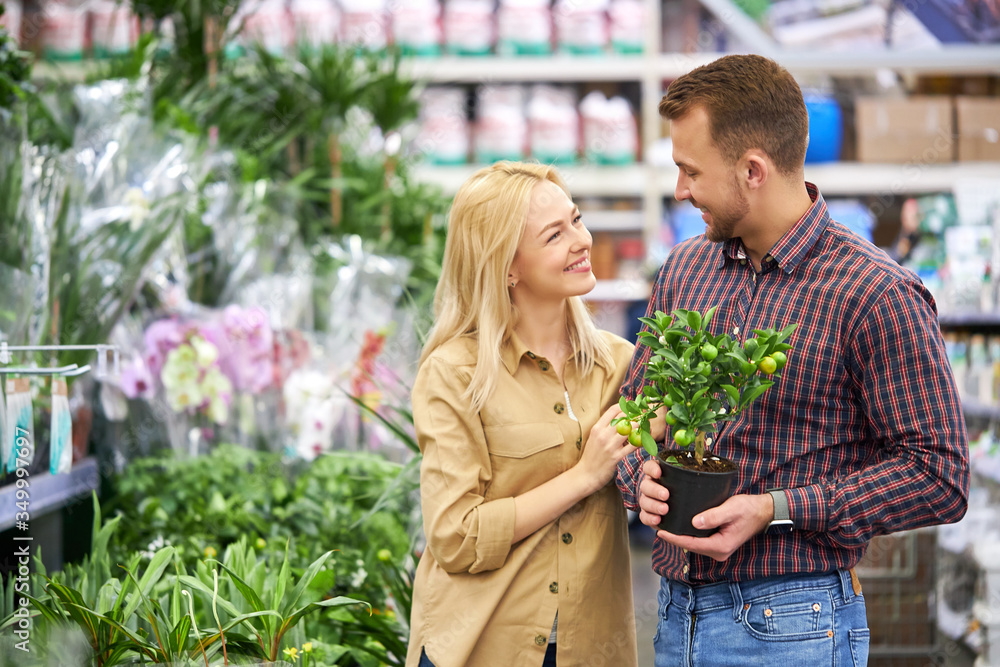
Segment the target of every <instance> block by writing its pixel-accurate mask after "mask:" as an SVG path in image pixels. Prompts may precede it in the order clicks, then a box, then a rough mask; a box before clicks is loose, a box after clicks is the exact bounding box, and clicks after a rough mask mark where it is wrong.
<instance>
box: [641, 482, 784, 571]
mask: <svg viewBox="0 0 1000 667" xmlns="http://www.w3.org/2000/svg"><path fill="white" fill-rule="evenodd" d="M653 483H654V484H655V482H653ZM772 519H774V499H773V498H771V494H769V493H765V494H764V495H761V496H749V495H739V496H731V497H730V498H729V499H727V500H726V502H724V503H722V504H721V505H719V506H718V507H713V508H712V509H708V510H705V511H704V512H702V513H701V514H696V515H695V516H694V518H693V519H691V525H693V526H694V527H695V528H700V529H710V528H718V529H719V530H718V532H716V533H715V534H714V535H712V536H711V537H689V536H687V535H674V534H673V533H668V532H667V531H665V530H659V531H657V532H656V536H657V537H659V538H660V539H662V540H664V541H666V542H669V543H670V544H673V545H674V546H678V547H680V548H682V549H687V550H688V551H693V552H694V553H696V554H702V555H704V556H708V557H709V558H712V559H715V560H717V561H724V560H726V559H727V558H729V557H730V556H732V555H733V552H735V551H736V550H737V549H739V548H740V547H741V546H743V543H744V542H746V541H747V540H749V539H750V538H751V537H753V536H754V535H756V534H757V533H759V532H760V531H762V530H764V528H766V527H767V524H769V523H771V520H772ZM643 523H645V521H643ZM647 525H649V524H647Z"/></svg>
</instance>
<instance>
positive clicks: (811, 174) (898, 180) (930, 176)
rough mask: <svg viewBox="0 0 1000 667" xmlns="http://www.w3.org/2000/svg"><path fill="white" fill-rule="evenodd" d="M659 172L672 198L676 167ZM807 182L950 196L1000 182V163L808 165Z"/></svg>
mask: <svg viewBox="0 0 1000 667" xmlns="http://www.w3.org/2000/svg"><path fill="white" fill-rule="evenodd" d="M655 169H656V177H655V178H656V184H657V186H658V187H659V188H660V189H661V190H662V192H663V196H665V197H672V196H673V194H674V187H675V186H676V184H677V169H676V167H669V166H661V167H655ZM805 175H806V180H807V181H810V182H811V183H815V184H816V185H817V186H818V187H819V190H820V192H822V193H823V195H824V196H826V197H829V196H840V195H866V194H872V195H883V194H894V195H910V194H919V193H926V192H948V191H951V190H952V188H954V186H955V183H957V182H959V181H961V180H963V179H967V178H992V179H996V180H997V181H998V182H1000V163H996V162H967V163H962V162H955V163H948V164H926V165H914V164H911V165H904V164H862V163H859V162H834V163H830V164H807V165H806V173H805Z"/></svg>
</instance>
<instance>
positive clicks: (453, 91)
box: [415, 86, 470, 164]
mask: <svg viewBox="0 0 1000 667" xmlns="http://www.w3.org/2000/svg"><path fill="white" fill-rule="evenodd" d="M418 122H419V125H420V130H419V133H418V135H417V139H416V141H415V147H416V148H417V150H418V151H419V152H420V153H422V154H423V155H424V156H425V157H426V159H427V161H428V162H430V163H431V164H465V163H466V162H468V161H469V131H470V129H469V120H468V116H467V114H466V111H465V91H464V90H463V89H461V88H449V87H443V86H431V87H428V88H427V89H426V90H424V92H423V94H422V95H421V97H420V116H419V119H418Z"/></svg>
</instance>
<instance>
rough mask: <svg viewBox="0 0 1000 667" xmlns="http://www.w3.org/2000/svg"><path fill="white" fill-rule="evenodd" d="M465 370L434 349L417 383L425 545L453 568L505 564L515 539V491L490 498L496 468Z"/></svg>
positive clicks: (480, 568)
mask: <svg viewBox="0 0 1000 667" xmlns="http://www.w3.org/2000/svg"><path fill="white" fill-rule="evenodd" d="M468 383H469V378H468V376H467V372H463V369H462V368H456V367H455V366H452V365H450V364H448V363H446V362H444V361H442V360H440V359H437V358H435V357H431V358H430V359H428V360H426V361H425V362H424V364H422V365H421V368H420V371H419V372H418V374H417V379H416V382H415V383H414V386H413V422H414V425H415V427H416V432H417V442H418V444H419V445H420V451H421V452H422V453H423V461H422V462H421V466H420V499H421V504H422V511H423V516H424V533H425V535H426V537H427V548H428V550H429V551H430V553H431V554H432V555H433V556H434V559H435V560H436V561H437V562H438V564H440V566H441V567H442V568H443V569H444V570H445V571H446V572H449V573H460V572H468V573H470V574H475V573H477V572H483V571H487V570H495V569H498V568H500V567H501V566H502V565H503V564H504V562H505V561H506V559H507V555H508V554H509V553H510V549H511V545H512V543H513V539H514V499H513V498H497V499H495V500H487V499H486V490H487V486H488V485H489V483H490V480H491V479H492V476H493V473H492V468H491V465H490V456H489V450H488V448H487V442H486V437H485V435H484V432H483V426H482V422H481V421H480V418H479V415H478V414H477V413H473V412H472V411H471V409H470V401H469V399H468V398H465V397H463V396H462V394H463V392H464V391H465V389H466V387H467V386H468Z"/></svg>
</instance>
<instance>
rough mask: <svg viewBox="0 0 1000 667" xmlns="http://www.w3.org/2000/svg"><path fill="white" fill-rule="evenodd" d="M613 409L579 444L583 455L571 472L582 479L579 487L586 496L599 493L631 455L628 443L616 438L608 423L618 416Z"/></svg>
mask: <svg viewBox="0 0 1000 667" xmlns="http://www.w3.org/2000/svg"><path fill="white" fill-rule="evenodd" d="M621 414H622V412H621V410H619V409H618V406H617V405H613V406H611V407H610V408H608V410H607V411H606V412H605V413H604V414H603V415H601V416H600V417H598V418H597V423H596V424H594V427H593V428H592V429H590V434H589V435H588V436H587V438H586V440H585V441H584V444H583V454H582V455H581V456H580V460H579V461H578V462H577V464H576V465H575V466H573V468H574V470H575V471H576V472H577V473H578V474H579V475H580V476H581V477H582V483H583V484H584V485H585V486H586V488H587V489H590V491H589V492H588V494H587V495H590V494H591V493H594V492H596V491H599V490H600V489H601V488H603V487H604V486H605V485H606V484H607V483H608V482H610V481H611V479H612V478H613V477H614V476H615V469H616V468H617V467H618V462H619V461H621V460H622V459H623V458H625V456H626V455H627V454H628V453H629V452H631V451H633V448H632V446H631V445H629V444H628V439H627V438H626V437H625V436H622V435H619V433H618V430H617V429H616V428H615V427H614V426H613V425H612V424H611V420H612V419H615V418H616V417H619V416H621Z"/></svg>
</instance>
